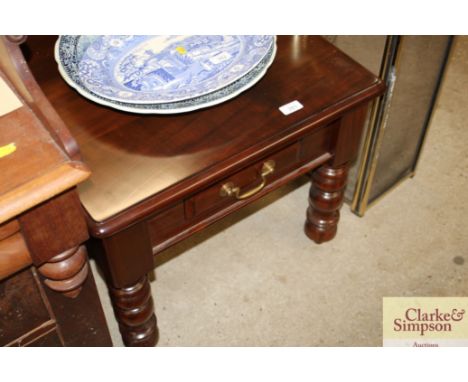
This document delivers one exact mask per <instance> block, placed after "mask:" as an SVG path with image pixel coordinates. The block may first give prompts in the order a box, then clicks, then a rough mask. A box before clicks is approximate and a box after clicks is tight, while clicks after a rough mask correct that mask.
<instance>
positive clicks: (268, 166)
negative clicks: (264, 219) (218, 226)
mask: <svg viewBox="0 0 468 382" xmlns="http://www.w3.org/2000/svg"><path fill="white" fill-rule="evenodd" d="M274 171H275V161H274V160H268V161H266V162H265V163H263V166H262V170H261V171H260V176H261V177H262V183H260V184H259V185H258V186H256V187H254V188H252V189H251V190H249V191H246V192H244V193H243V194H241V190H240V187H237V186H235V185H234V183H232V182H228V183H225V184H223V185H222V186H221V190H219V194H220V195H221V196H234V197H235V198H236V199H237V200H243V199H247V198H250V197H251V196H253V195H255V194H256V193H257V192H259V191H261V190H262V189H263V187H265V185H266V182H267V179H266V177H267V176H268V175H270V174H273V172H274Z"/></svg>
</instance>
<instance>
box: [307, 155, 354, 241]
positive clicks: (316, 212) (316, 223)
mask: <svg viewBox="0 0 468 382" xmlns="http://www.w3.org/2000/svg"><path fill="white" fill-rule="evenodd" d="M348 169H349V166H348V165H347V164H346V163H345V164H342V165H341V166H340V167H330V166H327V165H323V166H321V167H319V168H318V169H316V170H315V171H314V172H313V173H312V176H311V177H312V184H311V186H310V192H309V208H308V209H307V219H306V223H305V228H304V229H305V233H306V234H307V236H309V237H310V238H311V239H312V240H313V241H315V242H316V243H317V244H321V243H324V242H326V241H329V240H332V239H333V238H334V237H335V235H336V231H337V227H338V221H339V219H340V208H341V205H342V204H343V197H344V190H345V187H346V182H347V180H348Z"/></svg>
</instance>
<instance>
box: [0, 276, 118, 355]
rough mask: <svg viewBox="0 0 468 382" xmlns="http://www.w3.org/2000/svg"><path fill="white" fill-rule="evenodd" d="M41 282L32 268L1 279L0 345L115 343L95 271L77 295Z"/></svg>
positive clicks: (105, 344)
mask: <svg viewBox="0 0 468 382" xmlns="http://www.w3.org/2000/svg"><path fill="white" fill-rule="evenodd" d="M41 282H42V281H41V280H40V278H39V276H38V275H37V273H36V272H35V271H34V270H33V268H27V269H25V270H23V271H21V272H18V273H17V274H15V275H13V276H11V277H9V278H7V279H5V280H3V281H1V282H0V346H5V345H8V346H112V342H111V339H110V334H109V331H108V330H107V325H106V321H105V317H104V312H103V311H102V307H101V304H100V301H99V299H98V298H97V290H96V285H95V283H94V279H93V277H92V275H90V276H89V277H88V278H87V280H86V282H85V284H84V285H83V290H82V292H81V293H80V295H79V296H78V298H76V299H69V298H67V297H64V296H63V295H61V294H59V293H56V292H53V291H51V290H49V289H48V288H43V287H42V284H41Z"/></svg>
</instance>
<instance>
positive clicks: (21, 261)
mask: <svg viewBox="0 0 468 382" xmlns="http://www.w3.org/2000/svg"><path fill="white" fill-rule="evenodd" d="M31 264H32V259H31V255H30V253H29V250H28V247H27V246H26V243H25V241H24V238H23V235H22V234H21V233H20V232H16V233H15V234H13V235H11V236H8V237H7V238H5V239H3V240H0V280H2V279H3V278H5V277H7V276H9V275H11V274H13V273H15V272H17V271H19V270H20V269H23V268H26V267H27V266H29V265H31Z"/></svg>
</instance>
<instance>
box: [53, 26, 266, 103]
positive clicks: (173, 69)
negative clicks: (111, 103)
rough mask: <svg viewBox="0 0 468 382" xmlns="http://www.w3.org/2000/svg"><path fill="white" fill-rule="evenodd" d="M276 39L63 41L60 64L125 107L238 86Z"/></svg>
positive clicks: (70, 38)
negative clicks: (123, 103)
mask: <svg viewBox="0 0 468 382" xmlns="http://www.w3.org/2000/svg"><path fill="white" fill-rule="evenodd" d="M274 42H275V39H274V36H264V35H262V36H61V37H60V39H59V42H58V52H57V53H58V54H57V56H58V57H57V58H58V62H59V65H60V66H62V68H63V69H64V71H65V72H66V73H67V74H69V76H70V77H71V78H72V79H73V80H74V81H77V82H78V81H79V83H80V84H81V85H82V86H83V87H84V88H86V89H88V90H90V91H91V92H93V93H94V94H97V95H99V96H102V97H105V98H106V99H109V100H115V101H119V102H126V103H167V102H177V101H182V100H187V99H191V98H194V97H199V96H202V95H205V94H208V93H211V92H214V91H216V90H219V89H221V88H223V87H226V86H228V85H229V84H231V83H233V82H235V81H236V80H238V79H240V78H241V77H243V76H244V75H245V74H247V73H248V72H249V71H250V70H252V69H253V68H254V67H255V66H257V65H258V64H259V63H260V62H261V61H262V60H263V58H264V57H265V56H266V55H267V54H268V52H269V51H270V49H271V47H272V45H273V44H274Z"/></svg>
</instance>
